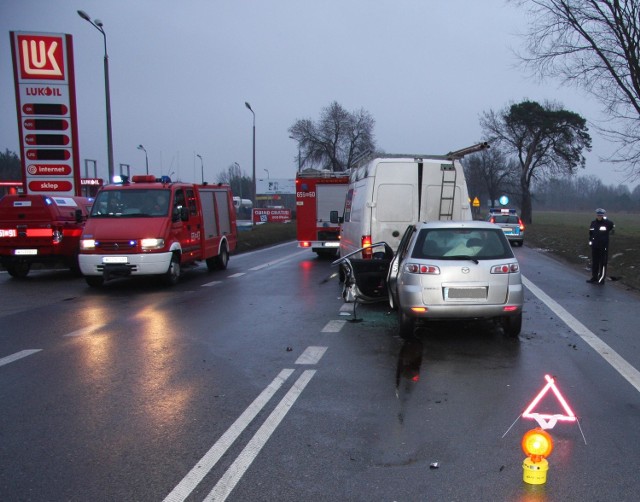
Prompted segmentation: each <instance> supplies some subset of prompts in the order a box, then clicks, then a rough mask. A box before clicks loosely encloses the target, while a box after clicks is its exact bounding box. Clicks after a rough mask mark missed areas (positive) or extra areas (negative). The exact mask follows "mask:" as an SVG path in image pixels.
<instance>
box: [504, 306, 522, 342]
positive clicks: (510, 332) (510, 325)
mask: <svg viewBox="0 0 640 502" xmlns="http://www.w3.org/2000/svg"><path fill="white" fill-rule="evenodd" d="M502 328H503V329H504V334H505V335H507V336H508V337H511V338H515V337H517V336H518V335H519V334H520V331H522V312H520V313H519V314H517V315H514V316H506V317H503V318H502Z"/></svg>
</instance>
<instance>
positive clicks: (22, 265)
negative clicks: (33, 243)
mask: <svg viewBox="0 0 640 502" xmlns="http://www.w3.org/2000/svg"><path fill="white" fill-rule="evenodd" d="M6 268H7V272H8V273H9V275H10V276H11V277H14V278H15V279H24V278H25V277H27V275H29V270H31V263H29V262H28V261H24V260H17V261H14V262H12V263H10V264H8V265H7V266H6Z"/></svg>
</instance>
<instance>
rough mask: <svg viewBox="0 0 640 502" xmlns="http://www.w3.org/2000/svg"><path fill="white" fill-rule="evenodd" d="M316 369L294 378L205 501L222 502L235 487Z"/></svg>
mask: <svg viewBox="0 0 640 502" xmlns="http://www.w3.org/2000/svg"><path fill="white" fill-rule="evenodd" d="M315 372H316V370H305V371H304V372H303V373H302V375H300V378H298V380H296V383H295V384H293V387H291V389H289V392H287V394H286V395H285V396H284V397H283V398H282V401H280V402H279V403H278V406H276V408H275V409H274V410H273V412H271V415H269V417H268V418H267V419H266V420H265V422H264V423H263V424H262V426H261V427H260V429H258V431H257V432H256V433H255V435H254V436H253V437H252V438H251V440H250V441H249V442H248V443H247V446H245V448H244V450H242V452H241V453H240V455H238V457H237V458H236V459H235V461H234V462H233V464H231V466H230V467H229V469H227V471H226V472H225V473H224V474H223V475H222V477H221V478H220V480H219V481H218V483H217V484H216V486H214V487H213V490H211V491H210V492H209V494H208V495H207V496H206V497H205V499H204V500H205V502H214V501H215V502H223V501H224V500H226V498H227V497H228V496H229V494H230V493H231V491H232V490H233V489H234V488H235V486H236V484H237V483H238V481H240V479H241V478H242V476H243V475H244V473H245V472H246V470H247V469H248V468H249V466H250V465H251V464H252V462H253V461H254V460H255V458H256V456H257V455H258V453H260V450H262V447H263V446H264V445H265V444H266V442H267V441H268V440H269V438H270V437H271V434H273V431H274V430H276V428H277V427H278V425H279V424H280V422H281V421H282V419H283V418H284V417H285V415H286V414H287V412H288V411H289V410H290V409H291V407H292V406H293V404H294V403H295V402H296V399H298V397H299V396H300V394H301V393H302V391H303V390H304V388H305V387H306V386H307V384H308V383H309V381H310V380H311V378H312V377H313V375H314V374H315Z"/></svg>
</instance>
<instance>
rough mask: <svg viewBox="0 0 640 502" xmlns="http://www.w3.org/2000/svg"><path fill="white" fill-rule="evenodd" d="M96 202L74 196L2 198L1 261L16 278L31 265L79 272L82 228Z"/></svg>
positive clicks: (28, 195)
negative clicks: (56, 266) (67, 268)
mask: <svg viewBox="0 0 640 502" xmlns="http://www.w3.org/2000/svg"><path fill="white" fill-rule="evenodd" d="M92 202H93V199H90V198H87V197H74V196H60V197H59V196H54V195H36V194H19V195H5V196H4V197H2V199H0V260H1V262H2V266H3V267H4V268H5V269H6V270H7V272H9V275H11V276H12V277H15V278H24V277H26V276H27V275H28V274H29V271H30V270H31V265H33V264H34V263H43V264H47V265H54V264H57V263H62V264H64V265H65V266H67V267H69V268H70V269H71V270H72V271H74V272H77V273H79V267H78V250H79V241H80V235H81V233H82V228H83V227H84V224H85V221H86V219H87V216H88V214H89V211H90V209H91V205H92Z"/></svg>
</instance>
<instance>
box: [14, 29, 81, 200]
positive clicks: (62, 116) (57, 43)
mask: <svg viewBox="0 0 640 502" xmlns="http://www.w3.org/2000/svg"><path fill="white" fill-rule="evenodd" d="M10 37H11V49H12V56H13V74H14V82H15V89H16V110H17V114H18V129H19V133H20V147H21V152H22V155H21V159H22V172H23V181H24V186H25V187H26V191H27V193H31V192H37V193H46V192H52V193H55V194H58V195H60V194H61V193H62V192H64V194H65V195H80V194H81V187H80V167H79V165H80V152H79V151H78V125H77V124H78V122H77V114H76V96H75V79H74V73H73V48H72V38H71V35H67V34H60V33H29V32H14V31H12V32H10ZM51 177H56V178H57V179H56V180H55V181H54V180H52V179H51Z"/></svg>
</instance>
